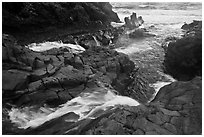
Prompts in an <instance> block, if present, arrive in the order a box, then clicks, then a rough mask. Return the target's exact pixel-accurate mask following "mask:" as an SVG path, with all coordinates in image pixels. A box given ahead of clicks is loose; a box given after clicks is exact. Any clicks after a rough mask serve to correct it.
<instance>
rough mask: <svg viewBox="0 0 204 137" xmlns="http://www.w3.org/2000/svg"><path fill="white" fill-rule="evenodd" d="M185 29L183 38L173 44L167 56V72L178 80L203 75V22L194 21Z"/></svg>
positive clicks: (167, 51)
mask: <svg viewBox="0 0 204 137" xmlns="http://www.w3.org/2000/svg"><path fill="white" fill-rule="evenodd" d="M182 28H183V29H185V30H186V34H185V35H184V37H183V38H181V39H178V40H176V41H175V42H171V43H169V45H168V48H167V50H166V54H165V61H164V65H165V68H166V71H167V72H168V73H169V74H171V75H172V76H173V77H175V78H176V79H178V80H190V79H192V78H194V77H195V76H201V75H202V22H199V21H194V22H193V23H191V24H189V25H187V24H185V25H184V26H183V27H182Z"/></svg>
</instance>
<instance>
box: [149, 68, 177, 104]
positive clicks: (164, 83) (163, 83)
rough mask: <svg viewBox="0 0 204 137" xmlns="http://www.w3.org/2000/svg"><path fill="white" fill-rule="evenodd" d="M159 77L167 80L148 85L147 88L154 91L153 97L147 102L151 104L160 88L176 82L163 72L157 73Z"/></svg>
mask: <svg viewBox="0 0 204 137" xmlns="http://www.w3.org/2000/svg"><path fill="white" fill-rule="evenodd" d="M157 72H158V73H159V74H160V75H161V76H164V77H165V79H167V82H166V81H165V82H164V81H157V82H156V83H153V84H150V85H149V86H150V87H153V88H154V90H155V93H154V94H153V96H152V98H151V99H150V100H149V102H151V101H152V100H153V99H154V98H155V96H156V95H157V93H158V92H159V90H160V89H161V88H162V87H164V86H166V85H169V84H171V83H172V82H175V81H176V80H175V79H174V78H173V77H172V76H170V75H168V74H164V73H163V72H160V71H157Z"/></svg>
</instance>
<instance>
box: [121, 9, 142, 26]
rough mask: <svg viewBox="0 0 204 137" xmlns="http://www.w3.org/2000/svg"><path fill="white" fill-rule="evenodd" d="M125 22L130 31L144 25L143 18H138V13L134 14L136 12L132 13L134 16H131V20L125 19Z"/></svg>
mask: <svg viewBox="0 0 204 137" xmlns="http://www.w3.org/2000/svg"><path fill="white" fill-rule="evenodd" d="M124 21H125V26H126V27H127V28H129V29H134V28H138V27H139V26H141V25H142V24H143V23H144V20H143V19H142V16H139V17H138V18H137V15H136V13H134V12H133V13H132V15H130V18H129V17H125V18H124Z"/></svg>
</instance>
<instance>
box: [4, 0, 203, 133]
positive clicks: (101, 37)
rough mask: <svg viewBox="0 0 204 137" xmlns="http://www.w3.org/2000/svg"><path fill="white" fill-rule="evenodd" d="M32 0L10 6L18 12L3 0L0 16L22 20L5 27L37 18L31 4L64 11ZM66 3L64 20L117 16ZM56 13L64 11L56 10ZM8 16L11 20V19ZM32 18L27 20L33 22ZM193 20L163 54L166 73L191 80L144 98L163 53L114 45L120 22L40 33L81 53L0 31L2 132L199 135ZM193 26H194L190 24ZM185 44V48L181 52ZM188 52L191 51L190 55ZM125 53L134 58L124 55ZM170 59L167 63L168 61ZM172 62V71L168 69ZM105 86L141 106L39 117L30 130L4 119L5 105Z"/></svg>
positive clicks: (53, 103)
mask: <svg viewBox="0 0 204 137" xmlns="http://www.w3.org/2000/svg"><path fill="white" fill-rule="evenodd" d="M36 4H37V3H36ZM36 4H33V3H30V4H28V5H27V4H25V5H21V4H17V6H18V8H16V9H18V11H13V10H11V9H12V6H11V7H10V6H9V7H8V10H4V12H6V13H3V15H5V16H3V19H4V21H5V20H6V19H8V18H7V17H10V16H12V17H13V14H19V15H17V16H20V17H22V19H23V20H21V21H20V20H18V18H17V19H16V18H14V19H13V20H14V21H13V20H12V21H10V23H11V24H8V25H11V26H12V25H14V24H15V22H17V24H15V25H16V26H14V27H17V28H18V27H21V25H22V24H21V23H25V24H26V23H28V24H29V23H30V22H31V21H32V18H33V17H36V16H37V17H38V19H39V21H42V22H44V21H45V20H44V18H43V17H44V16H45V15H41V14H39V13H38V8H39V10H42V9H41V8H42V5H43V4H44V7H47V8H46V11H47V12H48V13H49V12H50V11H51V10H52V11H53V12H54V13H55V14H56V17H58V16H59V17H62V16H64V14H68V13H67V12H66V9H67V8H68V7H67V6H68V5H67V4H64V3H60V4H59V3H49V4H46V3H42V5H38V4H37V5H38V6H39V7H38V8H37V9H35V8H36V7H37V6H36ZM72 4H73V5H72ZM11 5H12V4H11ZM69 6H71V9H70V12H71V13H73V14H72V15H74V17H73V18H70V20H71V21H70V22H68V23H69V24H72V25H76V24H77V22H80V21H83V23H84V24H89V23H90V22H89V20H91V22H92V21H93V24H95V25H96V26H100V25H101V24H105V23H106V22H110V21H117V20H118V19H117V17H116V15H115V14H114V13H113V12H112V10H111V6H110V5H109V4H108V3H102V4H99V3H77V4H76V3H71V5H69ZM72 6H73V7H72ZM53 8H54V10H53ZM72 8H73V9H72ZM21 9H22V11H21ZM10 10H11V11H10ZM8 11H9V12H8ZM10 12H11V13H10ZM14 12H16V13H14ZM47 12H44V14H47ZM61 12H64V13H63V14H61ZM92 12H96V14H94V16H92ZM55 14H51V15H52V17H48V18H50V20H46V21H47V22H48V23H50V24H55V23H56V22H55V21H59V22H60V23H62V24H63V22H64V21H65V20H59V19H58V18H55V17H54V16H55ZM7 15H8V16H7ZM95 15H97V16H95ZM107 15H108V16H107ZM28 17H30V18H28ZM26 18H27V20H26V21H25V19H26ZM98 18H99V19H98ZM29 19H31V20H29ZM60 19H61V18H60ZM98 20H100V21H98ZM13 22H14V24H12V23H13ZM47 22H46V23H47ZM97 22H98V24H97ZM35 23H36V22H35V21H34V26H35ZM128 23H129V25H130V26H129V27H130V28H131V27H136V26H137V23H138V22H137V21H136V14H133V15H132V16H131V19H130V20H129V22H126V26H128ZM37 24H38V23H37ZM193 24H194V25H192V24H191V25H189V26H190V27H189V26H185V27H183V28H184V29H186V30H187V32H186V35H185V37H184V38H183V39H181V40H180V42H179V40H177V39H174V38H172V39H173V40H175V42H174V43H171V44H169V47H167V51H166V52H167V53H166V58H165V66H166V68H167V70H168V69H169V70H171V71H169V73H170V74H172V75H173V76H174V77H176V78H177V77H178V80H189V79H192V80H191V81H186V82H183V81H177V82H173V83H172V84H170V85H167V86H164V87H162V88H161V89H160V90H159V92H158V94H157V95H156V96H155V98H154V99H153V100H152V101H151V102H149V100H150V98H152V95H153V94H154V89H153V88H152V87H150V86H149V84H150V83H149V82H151V83H154V82H156V80H158V79H163V78H161V77H162V76H160V77H159V78H158V74H157V73H158V72H157V70H161V69H162V65H161V64H162V63H161V61H162V60H161V57H162V56H163V55H161V54H163V52H161V51H160V50H161V48H160V49H159V48H158V50H155V49H152V50H147V51H143V52H138V53H136V54H133V55H131V56H127V55H126V54H123V53H119V52H117V51H115V50H112V48H114V47H115V46H117V45H115V43H114V42H115V41H117V38H118V37H119V36H120V35H121V34H122V33H123V32H124V29H125V28H124V26H122V27H119V28H112V27H106V29H99V30H98V28H97V31H94V32H91V31H88V32H83V34H82V32H81V31H80V32H79V33H78V32H76V33H75V32H73V34H72V35H67V34H66V35H63V36H59V37H58V36H55V38H54V39H53V37H47V36H46V37H47V38H48V39H50V40H59V39H60V40H62V42H63V43H72V44H79V45H81V46H82V47H84V48H85V49H86V51H84V52H82V53H73V52H72V50H71V49H70V48H67V47H61V48H54V49H50V50H47V51H44V52H35V51H32V50H30V49H28V48H26V47H24V46H22V45H21V44H19V43H18V42H17V41H16V39H15V38H14V37H12V36H11V35H7V34H3V36H2V40H3V41H2V69H3V70H2V72H3V74H2V81H3V83H2V84H3V86H2V96H3V112H2V114H3V118H2V125H3V134H31V135H34V134H35V135H36V134H39V135H44V134H46V135H50V134H57V135H61V134H63V135H64V134H69V135H73V134H86V135H87V134H88V135H90V134H91V135H94V134H97V135H102V134H105V135H117V134H119V135H133V134H134V135H144V134H145V135H153V134H156V135H158V134H162V135H170V134H175V135H178V134H182V135H183V134H201V133H202V129H201V128H202V78H201V77H195V76H196V75H201V70H200V61H202V58H200V55H202V53H201V54H200V52H198V51H201V49H200V48H201V46H202V44H201V45H200V40H201V41H202V37H201V35H200V34H202V33H200V32H202V31H200V27H201V24H200V23H199V22H194V23H193ZM42 25H43V23H42ZM34 26H33V27H34ZM192 26H193V28H194V29H191V28H192ZM9 27H10V26H9ZM107 28H108V29H107ZM82 30H83V29H82ZM69 32H70V30H69ZM192 32H193V33H192ZM132 35H133V37H135V36H136V37H137V36H139V35H138V34H137V32H136V31H134V32H133V33H132ZM143 36H144V35H143V34H142V37H143ZM172 39H170V40H172ZM189 39H190V40H189ZM167 40H168V39H167ZM186 41H187V42H186ZM183 43H184V44H183ZM171 45H172V46H171ZM180 45H181V46H180ZM183 45H184V46H183ZM178 47H181V50H178ZM195 47H196V48H195ZM186 49H187V50H188V51H189V52H190V53H189V52H187V53H186V51H185V50H186ZM192 49H193V50H192ZM175 52H176V53H177V52H178V54H176V53H175ZM191 52H193V53H192V54H191ZM181 53H182V54H181ZM183 53H184V54H183ZM194 53H195V54H194ZM197 53H199V54H197ZM185 54H189V56H190V55H191V56H190V57H191V59H192V60H193V61H192V60H191V61H192V62H193V63H192V62H190V65H189V64H188V63H189V62H188V61H187V63H186V62H185V61H186V59H185V58H181V56H183V55H185ZM195 55H197V56H195ZM129 57H130V58H131V59H135V60H134V61H131V60H130V59H129ZM137 58H138V60H137ZM177 58H180V59H181V60H178V61H181V62H182V63H180V62H175V60H177ZM172 62H173V65H174V66H173V67H174V69H172V68H173V67H172V66H171V65H169V64H170V63H172ZM178 64H181V65H178ZM175 66H176V67H178V69H177V68H176V69H175ZM181 66H182V67H181ZM183 66H184V67H185V69H186V70H189V71H190V72H191V71H192V70H193V72H195V73H193V75H190V76H189V73H186V71H184V72H185V74H184V73H183V72H182V73H180V70H179V69H181V68H182V69H183ZM192 66H193V68H192ZM149 68H151V69H149ZM182 69H181V70H182ZM172 70H173V71H172ZM174 70H176V73H175V71H174ZM177 70H179V71H177ZM144 72H145V73H144ZM171 72H172V73H171ZM177 72H179V73H177ZM191 73H192V72H191ZM148 74H151V75H148ZM178 74H179V75H178ZM194 77H195V78H194ZM105 88H107V89H112V90H114V91H115V92H116V94H119V95H123V96H128V97H131V98H133V99H135V100H137V101H138V102H140V103H141V105H139V106H136V107H130V106H120V105H117V106H114V107H109V108H108V109H106V110H103V109H101V110H100V109H99V110H97V112H96V113H94V114H93V115H96V116H98V117H96V118H95V119H90V118H86V119H83V120H80V121H77V120H78V119H79V115H77V114H75V113H73V112H70V113H66V114H64V115H62V116H59V117H56V118H54V119H51V120H49V121H46V122H45V123H44V124H42V125H40V126H38V127H36V128H28V129H20V128H18V127H17V125H15V124H13V123H11V121H10V119H9V117H8V112H7V109H11V108H12V107H18V108H21V107H25V106H34V107H37V108H39V107H40V106H44V105H46V106H49V107H50V108H55V107H57V106H59V105H61V104H63V103H65V102H67V101H69V100H71V99H73V98H75V97H77V96H79V95H80V94H81V93H86V92H94V91H96V90H97V91H103V90H104V89H105ZM75 120H76V121H77V122H76V121H75Z"/></svg>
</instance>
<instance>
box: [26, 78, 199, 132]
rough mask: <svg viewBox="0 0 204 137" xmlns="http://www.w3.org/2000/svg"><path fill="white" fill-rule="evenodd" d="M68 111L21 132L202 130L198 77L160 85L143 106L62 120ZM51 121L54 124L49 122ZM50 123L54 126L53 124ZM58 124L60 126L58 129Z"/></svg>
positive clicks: (126, 107) (68, 115) (69, 115)
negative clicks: (153, 97)
mask: <svg viewBox="0 0 204 137" xmlns="http://www.w3.org/2000/svg"><path fill="white" fill-rule="evenodd" d="M70 117H73V114H71V113H69V114H66V115H64V116H62V117H60V118H56V119H53V120H51V121H49V122H47V123H45V124H43V125H41V126H40V127H37V128H35V129H28V130H26V131H24V132H23V134H41V135H42V134H58V135H59V134H72V135H73V134H78V135H79V134H86V135H87V134H88V135H159V134H160V135H195V134H201V133H202V79H201V77H196V78H194V79H193V80H191V81H188V82H181V81H178V82H174V83H172V84H170V85H168V86H165V87H163V88H162V89H161V90H160V91H159V93H158V94H157V96H156V97H155V99H154V100H153V101H152V102H150V103H149V104H147V105H139V106H136V107H128V106H125V107H122V106H119V107H118V108H116V109H113V110H107V111H105V112H103V113H102V114H101V116H99V117H98V118H96V119H85V120H82V121H79V122H77V123H73V122H65V121H66V120H67V119H69V118H70ZM53 123H54V124H53ZM53 125H54V126H53ZM59 127H60V128H59Z"/></svg>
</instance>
